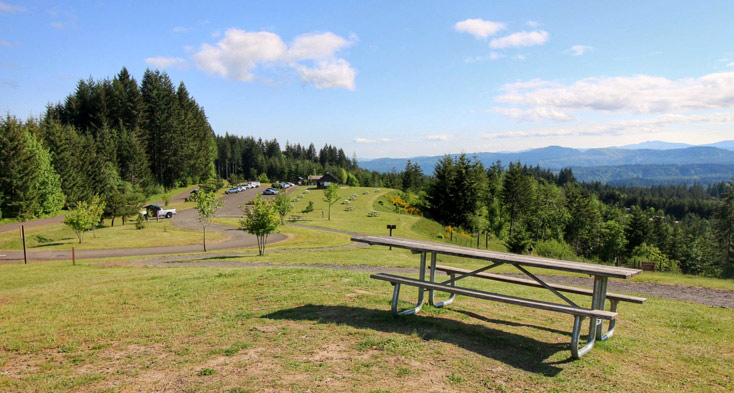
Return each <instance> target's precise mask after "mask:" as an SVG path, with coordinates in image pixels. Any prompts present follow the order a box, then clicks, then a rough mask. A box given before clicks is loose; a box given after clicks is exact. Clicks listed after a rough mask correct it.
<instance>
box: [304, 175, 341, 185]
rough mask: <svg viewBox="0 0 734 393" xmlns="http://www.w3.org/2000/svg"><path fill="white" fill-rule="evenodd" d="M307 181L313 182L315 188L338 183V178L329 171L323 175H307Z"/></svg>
mask: <svg viewBox="0 0 734 393" xmlns="http://www.w3.org/2000/svg"><path fill="white" fill-rule="evenodd" d="M308 182H309V183H311V184H315V185H316V188H326V187H328V186H329V184H331V183H336V184H339V179H337V178H336V177H334V176H333V175H332V174H331V173H329V172H326V173H324V175H323V176H309V177H308Z"/></svg>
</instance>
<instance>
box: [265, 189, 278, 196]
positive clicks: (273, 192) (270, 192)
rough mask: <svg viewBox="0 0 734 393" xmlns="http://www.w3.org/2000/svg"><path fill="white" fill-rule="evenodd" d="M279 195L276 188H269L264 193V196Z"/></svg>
mask: <svg viewBox="0 0 734 393" xmlns="http://www.w3.org/2000/svg"><path fill="white" fill-rule="evenodd" d="M277 194H278V190H276V189H275V188H268V189H266V190H265V191H263V195H277Z"/></svg>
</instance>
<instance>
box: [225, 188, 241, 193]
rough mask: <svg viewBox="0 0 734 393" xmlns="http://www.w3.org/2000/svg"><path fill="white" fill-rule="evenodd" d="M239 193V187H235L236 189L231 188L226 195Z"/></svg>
mask: <svg viewBox="0 0 734 393" xmlns="http://www.w3.org/2000/svg"><path fill="white" fill-rule="evenodd" d="M238 192H240V189H239V188H238V187H235V188H230V189H229V190H227V191H225V192H224V193H225V194H236V193H238Z"/></svg>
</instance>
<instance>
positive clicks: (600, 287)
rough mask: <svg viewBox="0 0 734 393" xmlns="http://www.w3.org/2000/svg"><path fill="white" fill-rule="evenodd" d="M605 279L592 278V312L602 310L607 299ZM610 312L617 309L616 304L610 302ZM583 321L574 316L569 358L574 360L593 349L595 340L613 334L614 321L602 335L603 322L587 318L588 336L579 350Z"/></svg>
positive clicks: (603, 338)
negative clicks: (571, 357)
mask: <svg viewBox="0 0 734 393" xmlns="http://www.w3.org/2000/svg"><path fill="white" fill-rule="evenodd" d="M607 281H608V279H607V277H600V276H596V277H594V294H593V295H592V297H591V308H592V309H593V310H604V302H605V301H606V297H607ZM612 308H613V309H612V311H615V309H616V308H617V302H612ZM583 320H584V318H583V317H581V316H578V315H576V316H574V320H573V333H572V334H571V356H573V357H574V358H576V359H579V358H581V357H582V356H584V355H585V354H586V353H587V352H589V351H591V349H592V348H594V343H596V340H597V339H598V340H599V341H601V340H606V339H607V338H609V337H611V336H612V334H614V321H613V320H612V321H611V322H610V323H609V331H607V334H603V328H604V324H603V322H604V321H603V320H602V319H598V318H593V317H592V318H589V336H588V338H587V339H586V345H584V347H583V348H579V336H580V335H581V322H582V321H583Z"/></svg>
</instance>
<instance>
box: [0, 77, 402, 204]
mask: <svg viewBox="0 0 734 393" xmlns="http://www.w3.org/2000/svg"><path fill="white" fill-rule="evenodd" d="M324 171H330V172H332V173H333V174H334V175H336V176H338V177H340V178H341V179H342V180H343V182H344V183H345V184H352V185H358V184H362V185H380V186H382V185H383V184H384V181H383V180H384V179H394V178H396V175H395V174H388V175H380V174H378V173H376V172H374V173H371V172H366V171H362V170H360V169H359V167H358V166H357V164H356V160H355V159H349V158H347V156H346V155H345V153H344V151H343V150H342V149H338V148H336V147H334V146H329V145H326V146H324V147H322V148H321V149H319V150H318V151H316V148H315V147H314V146H313V144H311V145H310V146H309V147H308V148H304V147H303V146H300V145H290V144H288V143H286V146H285V149H284V150H282V149H281V146H280V145H279V143H278V141H277V140H275V139H273V140H264V141H263V140H262V139H258V140H255V139H254V138H252V137H246V138H245V137H239V136H232V135H225V136H215V134H214V132H213V130H212V128H211V126H210V124H209V122H208V120H207V117H206V113H205V112H204V109H203V108H202V107H201V106H200V105H199V104H198V103H197V102H196V100H194V98H193V97H191V96H190V95H189V93H188V91H187V89H186V86H185V85H184V83H183V82H181V83H179V84H178V86H177V87H176V86H174V84H173V82H172V81H171V79H170V78H169V77H168V75H167V74H166V73H165V72H160V71H152V70H147V71H145V73H144V74H143V78H142V80H141V82H140V83H138V82H137V81H136V80H135V78H134V77H132V76H131V75H130V74H129V73H128V71H127V70H126V69H125V68H123V69H122V70H121V71H120V72H119V73H118V74H117V75H116V76H115V77H114V78H112V79H104V80H100V81H95V80H93V79H91V78H90V79H88V80H81V81H79V82H78V84H77V87H76V91H74V92H73V93H72V94H70V95H69V96H68V97H66V99H64V101H63V102H60V103H57V104H53V105H49V106H47V108H46V109H45V111H44V113H43V115H42V116H41V117H40V118H31V119H28V120H26V121H21V120H19V119H17V118H15V117H13V116H11V115H6V117H5V118H3V119H2V120H0V186H2V187H1V188H0V214H2V216H4V217H8V218H32V217H42V216H46V215H51V214H55V213H56V212H58V211H59V210H60V209H61V208H63V207H73V206H75V205H76V204H77V203H79V202H82V201H89V200H91V199H92V198H93V197H94V196H100V197H101V199H102V200H103V201H104V202H105V210H106V211H105V214H106V215H107V216H112V217H114V216H123V217H124V216H125V215H132V214H135V212H136V211H137V209H138V208H139V206H140V205H141V204H142V202H143V201H144V200H145V198H146V196H149V195H152V194H156V193H160V192H162V191H164V190H165V189H170V188H173V187H180V186H186V185H191V184H200V183H203V182H207V181H214V182H215V183H218V182H217V180H218V179H220V178H224V179H229V180H231V181H232V182H233V183H234V182H239V181H240V180H244V179H258V178H261V179H262V178H264V179H272V180H289V181H297V180H298V178H299V177H302V178H306V177H308V176H309V175H313V174H322V173H323V172H324ZM219 184H221V183H219Z"/></svg>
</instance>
